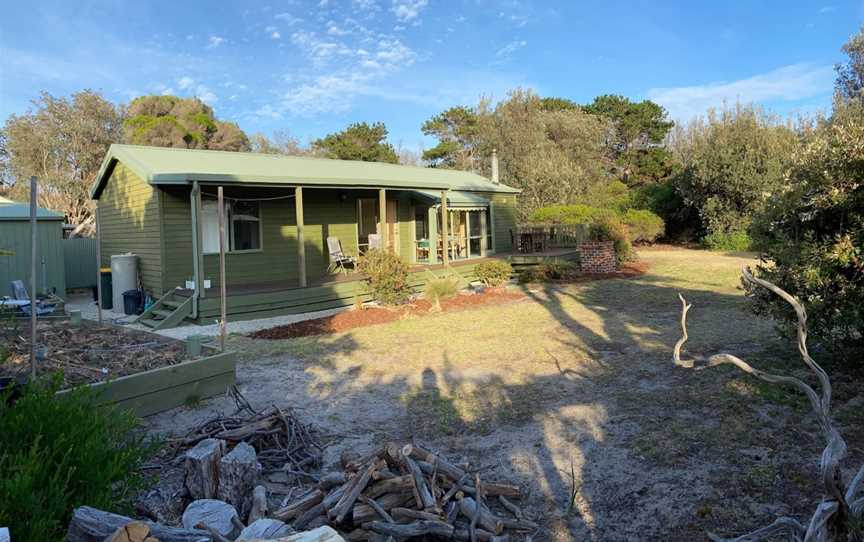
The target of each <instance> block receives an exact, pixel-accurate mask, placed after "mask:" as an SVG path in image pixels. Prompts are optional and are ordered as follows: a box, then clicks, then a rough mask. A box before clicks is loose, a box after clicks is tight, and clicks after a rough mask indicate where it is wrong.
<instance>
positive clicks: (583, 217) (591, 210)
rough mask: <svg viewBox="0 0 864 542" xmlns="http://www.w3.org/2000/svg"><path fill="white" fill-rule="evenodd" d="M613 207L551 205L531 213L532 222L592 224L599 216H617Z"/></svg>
mask: <svg viewBox="0 0 864 542" xmlns="http://www.w3.org/2000/svg"><path fill="white" fill-rule="evenodd" d="M615 214H616V213H615V211H613V210H611V209H600V208H598V207H592V206H590V205H582V204H576V205H550V206H548V207H541V208H539V209H537V210H536V211H534V212H533V213H532V214H531V222H536V223H542V224H590V223H591V222H594V221H595V220H597V219H598V218H601V217H606V216H615Z"/></svg>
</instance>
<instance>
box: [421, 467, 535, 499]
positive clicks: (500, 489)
mask: <svg viewBox="0 0 864 542" xmlns="http://www.w3.org/2000/svg"><path fill="white" fill-rule="evenodd" d="M429 466H430V467H431V465H429ZM420 468H423V466H422V463H421V464H420ZM461 489H462V491H464V492H465V493H467V494H469V495H476V494H477V488H475V487H474V485H473V484H471V485H468V484H462V487H461ZM483 492H484V493H485V494H486V496H488V497H498V496H499V495H503V496H505V497H510V498H513V499H519V498H521V497H522V491H521V490H520V489H519V488H518V487H517V486H513V485H509V484H496V483H488V482H483Z"/></svg>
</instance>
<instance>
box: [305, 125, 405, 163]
mask: <svg viewBox="0 0 864 542" xmlns="http://www.w3.org/2000/svg"><path fill="white" fill-rule="evenodd" d="M312 148H313V149H314V150H316V151H317V152H319V153H321V154H323V155H324V156H325V157H327V158H336V159H339V160H362V161H364V162H387V163H389V164H397V163H399V157H398V156H397V155H396V150H395V149H394V148H393V145H391V144H390V143H388V142H387V127H386V126H384V123H383V122H376V123H374V124H371V125H370V124H367V123H365V122H358V123H354V124H351V125H350V126H348V127H347V128H345V129H344V130H342V131H341V132H336V133H334V134H329V135H327V136H325V137H323V138H320V139H316V140H315V141H314V142H312Z"/></svg>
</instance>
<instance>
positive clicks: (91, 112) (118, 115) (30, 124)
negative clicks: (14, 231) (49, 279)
mask: <svg viewBox="0 0 864 542" xmlns="http://www.w3.org/2000/svg"><path fill="white" fill-rule="evenodd" d="M122 119H123V110H122V108H119V107H116V106H115V105H114V104H112V103H111V102H109V101H107V100H105V99H104V98H103V97H102V96H101V95H100V94H98V93H97V92H94V91H92V90H82V91H80V92H77V93H75V94H73V95H72V96H71V97H70V98H55V97H54V96H52V95H51V94H48V93H47V92H43V93H42V94H41V96H40V98H39V99H38V100H34V101H33V109H31V110H30V111H28V112H27V113H25V114H23V115H20V116H19V115H11V116H10V117H9V119H8V120H7V121H6V124H5V126H4V128H3V134H4V137H5V143H4V144H3V145H2V147H3V148H4V150H3V152H2V153H0V159H2V160H3V162H4V165H3V169H4V170H5V175H6V176H7V180H11V183H12V186H11V190H10V195H11V196H12V197H15V198H16V199H20V200H22V201H24V200H29V195H28V194H29V179H30V176H31V175H35V176H36V177H37V178H38V179H39V187H40V190H39V205H40V206H42V207H46V208H49V209H53V210H56V211H60V212H62V213H64V214H65V215H66V219H67V220H68V221H69V222H70V223H72V224H75V225H77V226H78V232H79V233H89V232H90V231H92V229H93V209H94V206H93V202H92V201H91V200H90V195H89V189H90V185H91V184H92V183H93V181H94V179H95V177H96V173H97V172H98V170H99V166H100V165H101V163H102V159H103V158H104V157H105V153H106V152H107V150H108V147H109V146H110V145H111V143H116V142H118V141H120V137H121V123H122Z"/></svg>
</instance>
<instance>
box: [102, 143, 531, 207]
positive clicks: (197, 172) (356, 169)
mask: <svg viewBox="0 0 864 542" xmlns="http://www.w3.org/2000/svg"><path fill="white" fill-rule="evenodd" d="M118 161H120V162H123V164H125V165H126V166H127V167H129V168H130V169H132V171H134V172H135V173H136V174H137V175H138V176H140V177H141V178H142V179H144V180H145V181H147V182H148V183H150V184H188V183H191V182H192V181H200V182H205V183H208V182H209V183H218V184H226V185H228V184H263V185H267V184H274V185H280V184H281V185H304V186H322V187H357V188H364V187H368V188H378V187H381V188H402V189H409V190H416V189H429V190H463V191H471V192H506V193H517V192H519V190H517V189H515V188H511V187H509V186H505V185H503V184H498V183H493V182H491V181H490V180H488V179H486V178H485V177H482V176H480V175H477V174H476V173H470V172H467V171H456V170H450V169H437V168H425V167H415V166H401V165H396V164H382V163H379V162H361V161H357V160H330V159H327V158H309V157H301V156H283V155H274V154H261V153H252V152H229V151H205V150H197V149H173V148H164V147H143V146H137V145H111V147H110V148H109V149H108V154H107V155H106V156H105V159H104V160H103V162H102V167H101V168H100V170H99V174H98V175H97V177H96V183H95V184H94V186H93V188H92V190H91V195H92V197H93V198H94V199H99V195H100V193H101V191H102V188H103V187H104V185H105V182H106V181H107V180H108V177H110V175H111V170H112V168H113V167H114V164H116V162H118Z"/></svg>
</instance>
